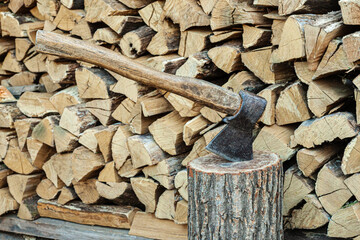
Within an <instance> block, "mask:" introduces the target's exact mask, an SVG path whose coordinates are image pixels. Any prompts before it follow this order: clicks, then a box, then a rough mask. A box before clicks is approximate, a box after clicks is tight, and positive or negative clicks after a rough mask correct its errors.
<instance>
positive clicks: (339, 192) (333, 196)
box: [315, 159, 352, 215]
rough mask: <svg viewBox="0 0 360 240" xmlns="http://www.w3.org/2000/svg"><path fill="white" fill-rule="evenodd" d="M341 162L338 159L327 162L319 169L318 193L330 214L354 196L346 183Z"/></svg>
mask: <svg viewBox="0 0 360 240" xmlns="http://www.w3.org/2000/svg"><path fill="white" fill-rule="evenodd" d="M340 164H341V162H340V160H336V159H335V160H332V161H330V162H328V163H326V164H325V165H324V166H323V167H322V169H321V170H320V171H319V173H318V176H317V180H316V185H315V192H316V195H317V196H318V198H319V201H320V202H321V204H322V205H323V207H324V209H325V210H326V211H327V212H328V213H329V214H330V215H333V214H334V213H336V211H338V210H339V209H340V208H341V207H342V206H343V205H344V204H345V203H346V202H347V201H348V200H349V199H350V198H351V197H352V193H351V192H350V190H349V189H348V188H347V187H346V185H345V184H344V180H345V178H346V177H345V176H344V174H343V173H342V172H341V168H340ZM330 179H331V181H329V180H330Z"/></svg>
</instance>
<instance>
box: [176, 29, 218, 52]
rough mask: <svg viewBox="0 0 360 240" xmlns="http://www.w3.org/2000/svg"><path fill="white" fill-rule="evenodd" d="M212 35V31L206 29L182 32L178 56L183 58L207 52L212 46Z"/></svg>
mask: <svg viewBox="0 0 360 240" xmlns="http://www.w3.org/2000/svg"><path fill="white" fill-rule="evenodd" d="M211 34H212V32H211V31H209V30H204V29H190V30H187V31H184V32H181V36H180V45H179V51H178V54H179V55H180V56H182V57H189V56H190V55H192V54H195V53H197V52H201V51H203V50H205V49H206V48H208V47H209V46H210V40H209V37H210V35H211Z"/></svg>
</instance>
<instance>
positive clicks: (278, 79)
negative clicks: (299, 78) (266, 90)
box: [241, 47, 294, 84]
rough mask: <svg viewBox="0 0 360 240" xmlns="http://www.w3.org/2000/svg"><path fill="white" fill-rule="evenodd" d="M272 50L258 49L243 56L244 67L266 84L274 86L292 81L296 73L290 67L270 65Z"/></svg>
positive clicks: (266, 48) (267, 48)
mask: <svg viewBox="0 0 360 240" xmlns="http://www.w3.org/2000/svg"><path fill="white" fill-rule="evenodd" d="M271 55H272V50H271V48H269V47H265V48H260V49H256V50H253V51H249V52H246V53H242V54H241V59H242V61H243V63H244V65H245V66H246V67H247V68H248V69H249V70H250V71H251V72H252V73H253V74H254V75H255V76H257V77H258V78H260V79H261V80H262V81H263V82H264V83H268V84H274V83H282V82H286V81H288V80H290V79H291V78H292V77H293V75H294V73H293V72H292V71H289V68H288V66H286V65H282V64H273V65H271V64H270V58H271Z"/></svg>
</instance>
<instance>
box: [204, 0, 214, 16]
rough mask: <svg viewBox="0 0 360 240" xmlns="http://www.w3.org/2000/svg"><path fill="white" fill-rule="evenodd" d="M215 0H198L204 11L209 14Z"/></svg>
mask: <svg viewBox="0 0 360 240" xmlns="http://www.w3.org/2000/svg"><path fill="white" fill-rule="evenodd" d="M216 2H217V0H200V6H201V7H202V9H203V10H204V12H205V13H206V14H207V15H209V14H210V13H211V11H212V10H213V8H214V6H215V4H216Z"/></svg>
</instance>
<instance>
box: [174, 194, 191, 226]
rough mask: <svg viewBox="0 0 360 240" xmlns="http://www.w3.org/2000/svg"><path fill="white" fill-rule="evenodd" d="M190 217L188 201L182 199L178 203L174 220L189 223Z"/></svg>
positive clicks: (177, 222)
mask: <svg viewBox="0 0 360 240" xmlns="http://www.w3.org/2000/svg"><path fill="white" fill-rule="evenodd" d="M187 218H188V202H187V201H185V200H180V201H179V202H177V203H176V211H175V217H174V222H175V223H176V224H187Z"/></svg>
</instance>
